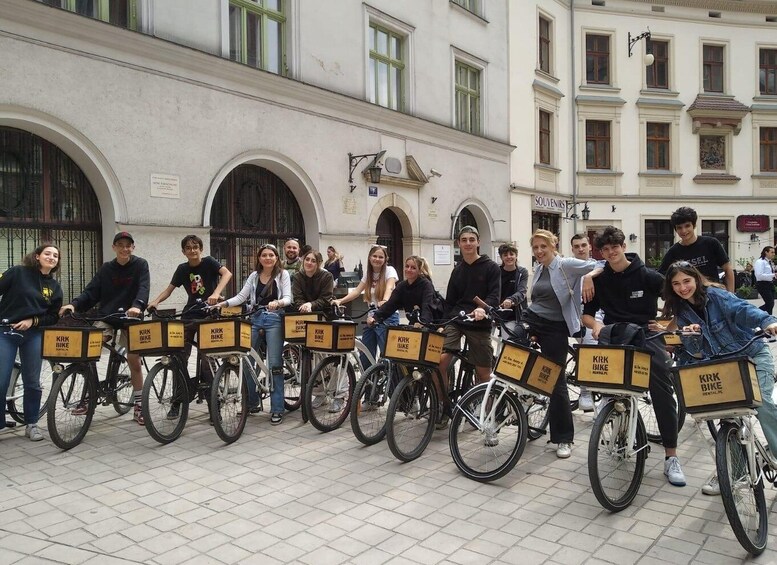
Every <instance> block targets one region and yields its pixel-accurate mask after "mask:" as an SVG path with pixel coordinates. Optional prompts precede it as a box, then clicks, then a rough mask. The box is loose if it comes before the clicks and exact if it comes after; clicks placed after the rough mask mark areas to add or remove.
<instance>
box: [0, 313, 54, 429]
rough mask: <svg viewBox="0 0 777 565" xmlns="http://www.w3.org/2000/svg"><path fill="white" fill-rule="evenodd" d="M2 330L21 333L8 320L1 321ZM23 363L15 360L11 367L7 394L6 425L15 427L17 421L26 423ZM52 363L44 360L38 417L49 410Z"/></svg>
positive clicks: (5, 332)
mask: <svg viewBox="0 0 777 565" xmlns="http://www.w3.org/2000/svg"><path fill="white" fill-rule="evenodd" d="M0 332H2V333H4V334H5V335H8V336H14V335H15V336H19V337H21V335H22V334H21V333H19V332H17V331H16V330H14V329H13V328H12V327H11V325H10V323H9V322H8V320H2V321H0ZM21 370H22V365H21V363H20V362H19V361H14V364H13V368H12V369H11V379H10V380H9V381H8V390H7V392H6V395H5V411H6V413H7V414H8V415H9V416H10V417H11V420H10V421H6V423H5V425H6V427H13V426H15V425H16V424H17V423H19V424H24V408H23V406H24V382H23V381H22V373H21ZM52 374H53V373H52V363H49V362H44V363H42V364H41V370H40V387H41V391H42V392H41V404H40V411H39V412H38V418H39V419H40V418H43V417H44V416H45V415H46V411H47V410H48V396H49V391H50V390H51V381H52Z"/></svg>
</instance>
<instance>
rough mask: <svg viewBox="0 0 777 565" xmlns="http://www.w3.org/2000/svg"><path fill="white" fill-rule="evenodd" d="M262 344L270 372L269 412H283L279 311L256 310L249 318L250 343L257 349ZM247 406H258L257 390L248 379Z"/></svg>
mask: <svg viewBox="0 0 777 565" xmlns="http://www.w3.org/2000/svg"><path fill="white" fill-rule="evenodd" d="M260 330H264V332H263V333H262V332H260ZM262 344H265V345H266V346H267V366H268V368H269V369H270V373H271V374H272V393H271V394H270V413H272V414H283V316H282V315H281V314H280V313H278V312H258V313H257V314H254V315H253V317H252V318H251V345H252V347H253V348H254V349H256V350H257V351H259V348H260V347H261V345H262ZM248 406H251V407H253V406H259V392H258V391H257V390H256V385H254V383H253V382H251V381H250V380H249V381H248Z"/></svg>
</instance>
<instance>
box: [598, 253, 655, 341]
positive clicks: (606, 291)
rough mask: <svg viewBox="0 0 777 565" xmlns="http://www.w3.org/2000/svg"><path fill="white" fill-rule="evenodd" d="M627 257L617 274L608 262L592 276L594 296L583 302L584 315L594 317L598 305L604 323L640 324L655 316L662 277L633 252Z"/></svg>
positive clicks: (653, 318)
mask: <svg viewBox="0 0 777 565" xmlns="http://www.w3.org/2000/svg"><path fill="white" fill-rule="evenodd" d="M626 258H627V259H628V260H629V261H630V262H631V263H630V264H629V266H628V267H626V269H625V270H624V271H623V272H620V273H616V272H615V271H613V270H612V267H610V264H609V263H607V264H606V265H605V266H604V271H603V272H602V274H601V275H599V276H598V277H596V278H595V279H594V291H595V294H594V299H593V300H591V301H590V302H588V303H586V304H585V306H584V307H583V314H587V315H589V316H596V311H597V310H599V309H600V308H601V309H602V310H604V323H605V325H609V324H614V323H616V322H630V323H633V324H638V325H640V326H643V325H646V324H647V323H648V322H649V321H650V320H655V319H656V312H657V311H658V299H659V297H660V296H661V292H662V290H663V286H664V277H663V276H662V275H661V274H660V273H658V271H654V270H652V269H648V268H647V267H645V263H643V262H642V259H640V258H639V256H638V255H637V254H636V253H626Z"/></svg>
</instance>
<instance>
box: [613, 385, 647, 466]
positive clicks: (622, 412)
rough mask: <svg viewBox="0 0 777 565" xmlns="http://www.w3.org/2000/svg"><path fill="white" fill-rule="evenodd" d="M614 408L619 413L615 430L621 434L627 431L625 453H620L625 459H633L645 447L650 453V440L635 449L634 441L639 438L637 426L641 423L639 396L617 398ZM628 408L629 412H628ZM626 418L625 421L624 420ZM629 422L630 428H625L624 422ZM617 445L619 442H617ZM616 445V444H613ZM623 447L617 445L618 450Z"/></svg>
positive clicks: (614, 401)
mask: <svg viewBox="0 0 777 565" xmlns="http://www.w3.org/2000/svg"><path fill="white" fill-rule="evenodd" d="M626 402H628V403H629V408H627V407H626ZM613 403H614V404H613V409H614V410H615V412H616V413H617V414H618V419H617V422H616V423H617V426H613V431H615V429H617V431H618V434H620V432H621V431H626V432H627V438H628V441H627V442H626V443H625V445H623V447H622V449H623V453H621V454H619V455H621V456H622V457H623V458H624V459H631V458H632V457H634V456H636V455H637V454H638V453H639V452H640V451H642V450H643V449H647V450H648V451H647V453H650V446H649V444H648V442H647V441H646V442H645V445H642V446H640V447H638V448H637V449H634V442H635V441H636V439H637V426H638V424H639V399H638V397H637V396H633V395H629V397H628V399H626V398H623V397H621V398H615V399H614V400H613ZM627 410H628V413H627ZM624 420H625V421H624ZM626 422H627V423H628V429H627V430H623V428H624V424H625V423H626ZM616 446H617V443H616ZM613 447H615V446H613ZM620 449H621V448H619V447H615V450H616V451H620Z"/></svg>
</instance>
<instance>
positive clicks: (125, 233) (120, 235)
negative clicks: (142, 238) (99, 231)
mask: <svg viewBox="0 0 777 565" xmlns="http://www.w3.org/2000/svg"><path fill="white" fill-rule="evenodd" d="M120 239H129V240H130V241H131V242H132V244H133V245H135V240H134V239H133V237H132V236H131V235H130V232H128V231H120V232H119V233H117V234H116V235H114V236H113V244H114V245H116V242H117V241H119V240H120Z"/></svg>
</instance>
